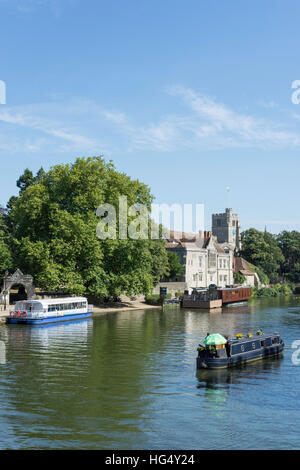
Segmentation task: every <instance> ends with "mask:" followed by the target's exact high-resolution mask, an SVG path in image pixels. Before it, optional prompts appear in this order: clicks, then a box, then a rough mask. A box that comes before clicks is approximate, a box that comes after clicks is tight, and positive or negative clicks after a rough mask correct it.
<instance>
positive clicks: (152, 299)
mask: <svg viewBox="0 0 300 470" xmlns="http://www.w3.org/2000/svg"><path fill="white" fill-rule="evenodd" d="M171 297H172V296H171V294H167V295H166V299H171ZM145 302H146V304H149V305H161V303H162V302H161V298H160V295H159V294H148V295H145Z"/></svg>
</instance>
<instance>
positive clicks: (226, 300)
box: [180, 285, 252, 310]
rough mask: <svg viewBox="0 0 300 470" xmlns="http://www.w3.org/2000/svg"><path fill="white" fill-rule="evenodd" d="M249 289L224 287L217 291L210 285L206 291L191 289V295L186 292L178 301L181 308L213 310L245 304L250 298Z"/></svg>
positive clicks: (215, 287) (250, 290) (250, 291)
mask: <svg viewBox="0 0 300 470" xmlns="http://www.w3.org/2000/svg"><path fill="white" fill-rule="evenodd" d="M251 293H252V289H251V287H242V286H238V287H224V288H220V289H218V288H217V286H215V285H211V286H209V288H208V289H193V291H192V293H191V294H189V293H188V292H186V293H185V294H184V295H183V296H182V297H181V299H180V306H181V307H183V308H200V309H201V308H202V309H205V310H207V309H209V310H210V309H214V308H220V307H222V306H223V305H224V306H226V305H233V304H237V303H242V302H247V301H248V300H249V299H250V297H251Z"/></svg>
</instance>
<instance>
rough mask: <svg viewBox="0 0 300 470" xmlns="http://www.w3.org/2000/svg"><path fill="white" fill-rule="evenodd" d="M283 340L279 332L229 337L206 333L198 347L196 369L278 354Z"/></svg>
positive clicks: (229, 365) (227, 365)
mask: <svg viewBox="0 0 300 470" xmlns="http://www.w3.org/2000/svg"><path fill="white" fill-rule="evenodd" d="M283 350H284V342H283V340H282V339H281V337H280V334H279V333H272V334H263V333H262V331H261V330H259V331H258V332H257V333H256V334H252V333H247V335H246V337H244V336H243V335H242V334H238V335H236V338H234V339H230V338H228V337H224V336H222V335H219V334H212V335H207V337H206V338H205V340H204V345H203V346H202V345H201V344H200V345H199V347H198V357H197V369H225V368H228V367H234V366H237V365H243V364H247V363H248V362H251V361H256V360H259V359H264V358H266V357H273V356H279V355H280V354H281V353H282V352H283Z"/></svg>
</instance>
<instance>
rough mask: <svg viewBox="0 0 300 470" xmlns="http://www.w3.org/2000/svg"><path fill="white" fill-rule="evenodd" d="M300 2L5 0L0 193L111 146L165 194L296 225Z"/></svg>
mask: <svg viewBox="0 0 300 470" xmlns="http://www.w3.org/2000/svg"><path fill="white" fill-rule="evenodd" d="M299 14H300V4H299V2H297V1H289V0H288V1H276V0H272V1H271V0H270V1H269V0H264V1H261V0H260V1H256V0H252V1H251V2H250V1H244V2H241V1H240V0H227V1H226V2H224V1H223V0H218V1H216V0H210V1H203V0H184V1H183V0H180V1H179V0H159V1H158V0H147V1H146V0H127V1H125V0H107V1H103V0H85V1H83V0H0V22H1V23H0V24H1V27H0V41H1V43H0V44H1V56H0V80H2V81H4V82H5V84H6V104H0V164H1V166H0V172H1V173H0V175H1V176H0V203H2V204H6V202H7V200H8V198H9V197H10V196H11V195H12V194H15V193H16V192H17V188H16V186H15V181H16V180H17V178H18V177H19V175H20V174H21V173H22V172H23V170H24V168H26V167H29V168H30V169H32V170H33V171H37V170H38V169H39V168H40V166H43V167H44V168H45V169H48V168H49V167H50V166H51V165H54V164H57V163H61V162H72V161H74V160H75V158H76V157H78V156H90V155H99V154H104V157H105V158H107V159H112V160H113V161H114V162H115V164H116V166H117V168H118V169H119V170H121V171H124V172H126V173H127V174H129V175H130V176H132V177H135V178H139V179H140V180H141V181H143V182H145V183H147V184H148V185H149V186H150V187H151V189H152V192H153V194H154V195H155V197H156V202H157V203H169V204H171V203H181V204H183V203H185V204H188V203H192V204H196V203H203V204H205V213H206V228H209V227H210V217H211V213H212V212H221V211H223V210H224V208H225V207H226V206H227V205H228V202H227V194H226V187H227V186H230V188H231V190H230V206H231V207H232V208H233V210H234V212H238V213H239V215H240V220H241V224H242V228H243V229H246V228H248V227H250V226H255V227H257V228H259V229H264V227H265V225H266V226H267V229H268V230H269V231H271V232H274V233H276V232H279V231H281V230H283V229H289V230H290V229H296V230H300V215H299V209H298V205H299V173H300V172H299V170H300V160H299V156H300V104H299V105H295V104H293V103H292V100H291V96H292V93H293V91H294V90H292V88H291V85H292V82H293V81H294V80H297V79H300V60H299V59H300V52H299V40H300V28H299Z"/></svg>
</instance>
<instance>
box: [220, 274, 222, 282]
mask: <svg viewBox="0 0 300 470" xmlns="http://www.w3.org/2000/svg"><path fill="white" fill-rule="evenodd" d="M222 280H223V276H222V274H220V282H222Z"/></svg>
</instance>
